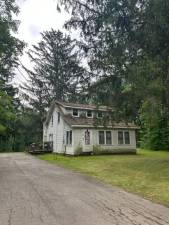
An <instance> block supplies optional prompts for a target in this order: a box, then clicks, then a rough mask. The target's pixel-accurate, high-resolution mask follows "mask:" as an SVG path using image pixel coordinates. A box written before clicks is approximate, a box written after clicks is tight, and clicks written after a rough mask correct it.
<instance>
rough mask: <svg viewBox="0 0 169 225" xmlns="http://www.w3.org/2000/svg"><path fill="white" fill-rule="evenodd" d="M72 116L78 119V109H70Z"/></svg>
mask: <svg viewBox="0 0 169 225" xmlns="http://www.w3.org/2000/svg"><path fill="white" fill-rule="evenodd" d="M72 116H74V117H79V110H78V109H72Z"/></svg>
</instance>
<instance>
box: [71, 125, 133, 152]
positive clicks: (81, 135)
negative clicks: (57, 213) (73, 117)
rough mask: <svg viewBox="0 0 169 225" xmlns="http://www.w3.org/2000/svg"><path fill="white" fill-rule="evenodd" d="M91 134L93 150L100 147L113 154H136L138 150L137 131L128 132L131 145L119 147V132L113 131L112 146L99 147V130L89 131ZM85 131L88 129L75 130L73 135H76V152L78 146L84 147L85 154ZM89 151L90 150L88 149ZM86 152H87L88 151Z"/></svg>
mask: <svg viewBox="0 0 169 225" xmlns="http://www.w3.org/2000/svg"><path fill="white" fill-rule="evenodd" d="M88 130H89V131H90V133H91V139H90V141H91V146H92V149H93V146H100V147H101V148H102V149H104V150H111V151H112V152H119V153H120V152H135V150H136V138H135V130H127V131H129V134H130V144H128V145H126V144H123V145H119V144H118V130H111V133H112V145H99V135H98V132H99V130H98V129H88ZM101 130H104V129H101ZM85 131H86V129H74V130H73V134H74V138H73V140H74V145H73V148H74V151H75V150H76V148H78V146H82V147H83V152H85V148H86V147H87V146H85ZM87 150H88V149H87ZM87 150H86V151H87Z"/></svg>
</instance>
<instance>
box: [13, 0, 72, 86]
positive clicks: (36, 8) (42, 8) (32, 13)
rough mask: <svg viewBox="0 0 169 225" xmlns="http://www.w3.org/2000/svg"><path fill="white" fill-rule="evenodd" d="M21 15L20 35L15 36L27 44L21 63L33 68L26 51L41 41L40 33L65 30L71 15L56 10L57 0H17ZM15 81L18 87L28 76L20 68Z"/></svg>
mask: <svg viewBox="0 0 169 225" xmlns="http://www.w3.org/2000/svg"><path fill="white" fill-rule="evenodd" d="M17 4H18V5H19V8H20V13H19V14H18V16H17V19H18V20H20V26H19V29H18V33H17V34H16V35H15V36H17V37H18V38H19V39H20V40H23V41H25V42H26V43H27V48H26V49H25V50H24V55H23V56H22V57H21V58H20V60H21V62H22V63H23V64H24V65H25V66H26V67H28V68H31V67H32V64H31V63H30V61H29V58H28V57H27V55H26V51H27V50H28V49H30V48H31V46H32V44H36V43H37V42H38V41H40V39H41V35H40V33H41V32H43V31H46V30H50V29H51V28H54V29H60V30H64V29H63V25H64V22H65V21H67V20H68V19H69V15H68V14H67V13H66V12H64V11H62V13H59V12H58V11H57V9H56V6H57V0H17ZM19 70H20V71H17V75H16V77H15V79H14V83H15V85H16V86H18V85H19V84H21V83H22V82H25V78H27V74H26V73H25V72H24V71H23V70H22V69H21V68H20V69H19Z"/></svg>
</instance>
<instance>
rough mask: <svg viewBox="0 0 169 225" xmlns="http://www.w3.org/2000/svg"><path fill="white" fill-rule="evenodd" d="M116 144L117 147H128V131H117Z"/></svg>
mask: <svg viewBox="0 0 169 225" xmlns="http://www.w3.org/2000/svg"><path fill="white" fill-rule="evenodd" d="M118 143H119V145H123V144H126V145H129V144H130V133H129V131H119V132H118Z"/></svg>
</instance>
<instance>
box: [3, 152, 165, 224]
mask: <svg viewBox="0 0 169 225" xmlns="http://www.w3.org/2000/svg"><path fill="white" fill-rule="evenodd" d="M143 224H144V225H167V224H169V208H166V207H164V206H161V205H158V204H154V203H152V202H150V201H147V200H145V199H142V198H140V197H138V196H136V195H133V194H129V193H127V192H125V191H122V190H121V189H118V188H116V187H111V186H109V185H105V184H102V183H101V182H99V181H97V180H95V179H93V178H90V177H87V176H83V175H80V174H77V173H74V172H71V171H69V170H67V169H63V168H60V167H57V166H55V165H51V164H49V163H48V162H45V161H41V160H39V159H37V158H35V157H33V156H30V155H26V154H22V153H19V154H17V153H16V154H0V225H143Z"/></svg>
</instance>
